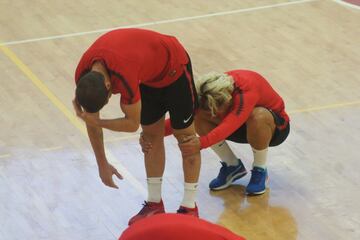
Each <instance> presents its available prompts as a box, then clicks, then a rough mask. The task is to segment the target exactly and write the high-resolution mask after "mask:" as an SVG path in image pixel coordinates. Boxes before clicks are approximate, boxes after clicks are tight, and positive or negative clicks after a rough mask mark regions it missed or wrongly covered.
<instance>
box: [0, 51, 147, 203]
mask: <svg viewBox="0 0 360 240" xmlns="http://www.w3.org/2000/svg"><path fill="white" fill-rule="evenodd" d="M0 50H1V51H2V52H3V53H4V54H5V56H7V57H8V58H9V59H10V60H11V61H12V62H13V63H14V64H15V65H16V66H17V67H18V68H19V69H20V70H21V72H23V73H24V74H25V76H26V77H28V78H29V79H30V80H31V82H32V83H33V84H34V85H35V86H36V87H37V88H38V89H39V90H40V91H41V92H42V93H43V94H44V95H45V96H46V97H47V98H48V99H49V100H50V101H51V102H52V103H53V104H54V105H55V106H56V107H57V108H58V109H59V110H60V111H61V112H62V113H63V114H64V115H65V117H66V118H67V119H68V120H69V121H70V122H71V123H72V124H73V125H74V126H75V127H76V128H77V129H78V130H80V132H81V133H82V134H83V135H85V136H87V131H86V127H85V124H84V123H83V122H82V121H80V120H79V119H78V118H77V117H76V116H75V115H74V114H73V113H72V112H71V111H70V110H69V109H68V108H67V107H66V106H65V105H64V104H63V103H62V102H61V101H60V100H59V99H58V98H57V97H56V96H55V94H54V93H53V92H52V91H51V90H50V89H49V88H48V87H47V86H46V85H45V84H44V83H43V82H42V81H41V80H40V79H39V78H38V77H37V76H36V75H35V74H34V73H33V72H32V71H31V69H30V68H29V67H28V66H27V65H25V63H23V62H22V61H21V60H20V59H19V58H18V57H17V56H16V54H15V53H14V52H12V51H11V50H10V49H9V48H8V47H6V46H1V45H0ZM69 101H70V100H69ZM105 151H106V155H107V159H108V160H109V162H111V164H113V165H114V166H115V167H116V168H117V169H118V170H119V172H120V173H121V175H122V176H123V177H124V179H126V180H128V181H129V182H130V184H131V185H132V186H133V187H134V188H136V189H137V190H138V192H139V193H141V194H142V195H143V196H144V197H146V194H147V191H146V190H145V188H144V187H143V186H142V185H141V183H140V182H139V181H138V180H137V179H136V178H135V177H134V176H133V175H131V173H130V172H129V171H128V170H127V169H126V168H125V167H124V166H123V165H122V164H121V163H119V161H118V160H116V157H115V156H114V155H113V154H112V153H111V151H110V150H109V149H107V148H106V147H105Z"/></svg>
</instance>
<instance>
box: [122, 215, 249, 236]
mask: <svg viewBox="0 0 360 240" xmlns="http://www.w3.org/2000/svg"><path fill="white" fill-rule="evenodd" d="M170 239H171V240H190V239H194V240H195V239H196V240H245V238H242V237H240V236H237V235H236V234H234V233H232V232H231V231H229V230H227V229H226V228H224V227H222V226H219V225H216V224H213V223H210V222H207V221H205V220H202V219H199V218H194V217H192V216H185V215H180V214H158V215H155V216H151V217H148V218H146V219H143V220H141V221H138V222H137V223H135V224H133V225H131V226H130V227H129V228H127V229H126V230H125V231H124V232H123V233H122V234H121V236H120V238H119V240H170Z"/></svg>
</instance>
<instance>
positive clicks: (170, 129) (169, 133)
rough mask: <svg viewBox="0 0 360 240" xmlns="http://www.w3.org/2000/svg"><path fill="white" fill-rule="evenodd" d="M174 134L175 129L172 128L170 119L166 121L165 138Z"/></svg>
mask: <svg viewBox="0 0 360 240" xmlns="http://www.w3.org/2000/svg"><path fill="white" fill-rule="evenodd" d="M171 134H173V129H172V127H171V122H170V118H168V119H166V120H165V136H169V135H171Z"/></svg>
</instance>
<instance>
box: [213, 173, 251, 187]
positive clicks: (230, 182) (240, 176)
mask: <svg viewBox="0 0 360 240" xmlns="http://www.w3.org/2000/svg"><path fill="white" fill-rule="evenodd" d="M246 174H247V171H245V172H241V173H238V174H235V175H234V176H232V178H230V181H228V182H227V183H225V184H224V185H222V186H219V187H216V188H210V190H213V191H218V190H223V189H225V188H228V187H229V186H230V185H231V184H232V183H233V182H235V181H236V180H238V179H240V178H242V177H244V176H245V175H246Z"/></svg>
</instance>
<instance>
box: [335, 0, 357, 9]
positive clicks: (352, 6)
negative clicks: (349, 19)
mask: <svg viewBox="0 0 360 240" xmlns="http://www.w3.org/2000/svg"><path fill="white" fill-rule="evenodd" d="M333 1H334V2H336V3H338V4H340V5H343V6H346V7H350V8H353V9H356V10H360V6H357V5H355V4H351V3H348V2H344V1H342V0H333Z"/></svg>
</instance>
